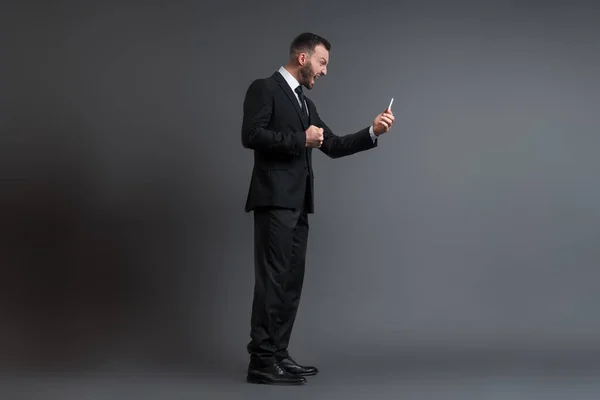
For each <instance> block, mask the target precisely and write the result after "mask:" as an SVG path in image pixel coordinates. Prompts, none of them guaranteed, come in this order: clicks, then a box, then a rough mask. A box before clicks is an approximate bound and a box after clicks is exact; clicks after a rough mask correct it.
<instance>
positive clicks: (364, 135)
mask: <svg viewBox="0 0 600 400" xmlns="http://www.w3.org/2000/svg"><path fill="white" fill-rule="evenodd" d="M330 49H331V45H330V43H329V42H328V41H327V40H326V39H324V38H322V37H320V36H318V35H315V34H312V33H303V34H301V35H299V36H297V37H296V38H295V39H294V40H293V42H292V43H291V46H290V58H289V60H288V62H287V64H286V65H285V67H281V68H280V69H279V70H278V71H276V72H275V73H274V74H273V75H272V76H270V77H268V78H263V79H257V80H255V81H253V82H252V83H251V84H250V86H249V88H248V90H247V92H246V96H245V99H244V104H243V111H244V117H243V123H242V144H243V146H244V147H245V148H248V149H252V150H253V151H254V168H253V170H252V177H251V182H250V190H249V193H248V197H247V201H246V206H245V210H246V212H250V211H253V212H254V268H255V285H254V299H253V303H252V318H251V330H250V337H251V341H250V343H249V344H248V346H247V350H248V353H249V354H250V364H249V367H248V375H247V380H248V382H252V383H266V384H303V383H305V382H306V378H304V376H307V375H314V374H316V373H317V372H318V371H317V368H315V367H313V366H302V365H299V364H297V363H296V361H294V360H293V359H292V357H291V356H290V354H289V353H288V351H287V347H288V343H289V340H290V335H291V332H292V327H293V325H294V320H295V317H296V311H297V309H298V304H299V301H300V293H301V291H302V283H303V280H304V260H305V255H306V248H307V239H308V214H312V213H314V202H313V170H312V163H311V160H312V150H313V149H319V150H321V151H322V152H323V153H325V154H326V155H327V156H329V157H331V158H339V157H345V156H348V155H351V154H355V153H358V152H361V151H364V150H368V149H372V148H374V147H376V146H377V138H378V136H379V135H381V134H382V133H385V132H387V131H388V130H389V129H390V128H391V126H392V124H393V121H394V116H393V114H392V112H391V111H390V110H385V111H384V112H382V113H381V114H379V115H377V117H376V118H375V120H374V121H373V124H372V125H371V126H369V127H365V128H364V129H361V130H360V131H358V132H356V133H353V134H348V135H345V136H337V135H335V134H334V133H333V132H332V131H331V130H330V129H329V128H328V127H327V125H326V124H325V122H323V120H322V119H321V117H320V116H319V113H318V112H317V109H316V107H315V105H314V103H313V102H312V101H311V100H310V99H309V98H308V97H306V96H305V95H304V92H303V87H304V88H306V89H309V90H310V89H312V88H313V86H314V84H315V81H316V80H317V79H318V78H319V77H321V76H324V75H326V73H327V64H328V61H329V50H330Z"/></svg>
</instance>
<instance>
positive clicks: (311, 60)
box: [300, 44, 329, 89]
mask: <svg viewBox="0 0 600 400" xmlns="http://www.w3.org/2000/svg"><path fill="white" fill-rule="evenodd" d="M328 63H329V52H328V51H327V49H326V48H325V47H324V46H323V45H320V44H319V45H317V46H315V50H314V51H313V52H312V53H311V54H310V55H308V54H307V57H306V59H305V63H304V65H302V68H301V69H300V77H301V79H302V82H300V83H301V84H302V85H303V86H304V87H306V88H307V89H312V88H313V87H314V85H315V81H316V80H317V79H319V77H321V76H324V75H326V74H327V64H328Z"/></svg>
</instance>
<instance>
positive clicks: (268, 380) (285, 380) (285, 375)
mask: <svg viewBox="0 0 600 400" xmlns="http://www.w3.org/2000/svg"><path fill="white" fill-rule="evenodd" d="M246 381H247V382H249V383H261V384H265V385H303V384H305V383H306V379H305V378H303V377H302V376H299V375H292V374H290V373H289V372H287V371H286V370H285V369H284V368H283V367H282V366H281V364H280V363H275V364H272V365H269V366H267V367H264V368H255V367H252V366H250V367H248V376H247V377H246Z"/></svg>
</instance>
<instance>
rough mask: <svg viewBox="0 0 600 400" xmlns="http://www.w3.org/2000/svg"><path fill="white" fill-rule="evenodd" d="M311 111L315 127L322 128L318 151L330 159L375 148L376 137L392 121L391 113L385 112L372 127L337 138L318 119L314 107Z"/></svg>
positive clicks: (387, 128)
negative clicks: (320, 143)
mask: <svg viewBox="0 0 600 400" xmlns="http://www.w3.org/2000/svg"><path fill="white" fill-rule="evenodd" d="M313 110H314V111H313V112H314V113H315V116H316V117H317V118H316V120H317V124H318V125H317V126H319V127H321V128H323V144H322V145H321V147H320V148H319V149H320V150H321V151H322V152H323V153H325V154H326V155H327V156H329V157H331V158H339V157H345V156H349V155H352V154H355V153H358V152H361V151H365V150H369V149H372V148H374V147H377V144H378V142H377V140H378V136H379V135H381V134H382V133H384V132H387V131H388V130H389V129H390V128H391V127H392V124H393V121H394V116H393V114H392V113H391V111H389V110H386V111H384V112H383V113H381V114H379V115H378V116H377V117H376V118H375V120H374V121H373V125H371V126H369V127H367V128H364V129H361V130H360V131H358V132H356V133H352V134H348V135H344V136H338V135H336V134H334V133H333V132H332V131H331V129H330V128H329V127H328V126H327V124H325V122H323V120H322V119H321V118H320V117H319V114H318V112H317V110H316V107H313Z"/></svg>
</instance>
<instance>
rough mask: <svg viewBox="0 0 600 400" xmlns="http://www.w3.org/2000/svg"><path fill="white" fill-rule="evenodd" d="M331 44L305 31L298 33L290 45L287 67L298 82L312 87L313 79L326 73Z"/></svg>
mask: <svg viewBox="0 0 600 400" xmlns="http://www.w3.org/2000/svg"><path fill="white" fill-rule="evenodd" d="M329 50H331V44H330V43H329V41H327V39H325V38H323V37H321V36H319V35H315V34H314V33H309V32H305V33H302V34H300V35H298V36H297V37H296V38H295V39H294V40H293V41H292V44H291V45H290V59H289V61H288V65H287V67H289V68H288V69H291V70H292V71H291V72H292V73H294V75H295V76H296V79H298V82H299V83H300V84H301V85H303V86H304V87H306V88H307V89H312V88H313V86H314V85H315V80H317V79H318V78H319V77H320V76H323V75H326V74H327V64H328V63H329Z"/></svg>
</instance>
